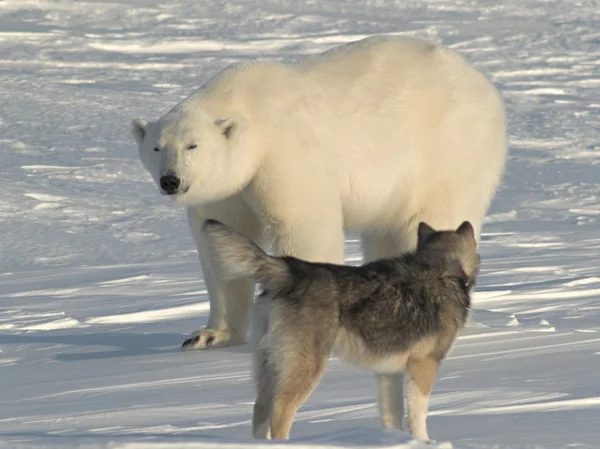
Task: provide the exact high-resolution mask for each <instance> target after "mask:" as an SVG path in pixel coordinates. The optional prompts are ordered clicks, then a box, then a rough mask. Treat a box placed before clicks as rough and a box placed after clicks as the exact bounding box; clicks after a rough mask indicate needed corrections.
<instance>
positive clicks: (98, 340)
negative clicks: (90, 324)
mask: <svg viewBox="0 0 600 449" xmlns="http://www.w3.org/2000/svg"><path fill="white" fill-rule="evenodd" d="M183 338H184V335H183V334H177V333H158V334H157V333H148V334H141V333H140V334H136V333H128V332H106V333H89V334H69V335H57V334H55V335H47V334H39V333H25V334H17V335H1V336H0V344H3V345H5V344H8V345H10V344H18V345H22V344H34V345H35V344H41V345H64V346H65V352H61V353H57V354H55V355H54V359H55V360H57V361H61V362H73V361H80V360H98V359H109V358H115V357H131V356H144V355H158V354H162V355H165V354H169V353H178V352H181V350H180V346H181V342H182V341H183ZM75 347H80V348H78V349H74V348H75ZM67 351H68V352H67ZM71 351H72V352H71Z"/></svg>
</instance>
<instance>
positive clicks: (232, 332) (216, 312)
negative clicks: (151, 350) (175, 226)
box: [183, 198, 262, 349]
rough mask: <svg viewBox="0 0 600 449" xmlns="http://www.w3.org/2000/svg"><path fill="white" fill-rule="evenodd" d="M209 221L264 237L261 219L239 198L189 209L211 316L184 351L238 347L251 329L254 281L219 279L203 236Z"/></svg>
mask: <svg viewBox="0 0 600 449" xmlns="http://www.w3.org/2000/svg"><path fill="white" fill-rule="evenodd" d="M208 218H213V219H215V220H219V221H221V222H223V223H225V224H227V225H229V226H231V227H232V228H233V229H235V230H236V231H238V232H241V233H242V234H245V235H246V236H248V237H249V238H250V239H252V240H254V241H256V242H259V241H260V240H261V238H262V232H261V228H260V225H259V223H258V220H257V219H256V217H255V216H254V214H253V212H252V211H251V209H250V208H249V207H248V206H247V205H245V204H244V203H243V202H242V200H241V199H239V198H237V199H236V198H234V199H229V200H225V201H221V202H219V203H215V204H213V205H208V206H202V207H196V208H189V209H188V223H189V226H190V230H191V231H192V235H193V237H194V240H195V242H196V246H197V248H198V253H199V256H200V263H201V265H202V271H203V275H204V283H205V284H206V288H207V290H208V298H209V301H210V315H209V317H208V323H207V325H206V328H204V329H199V330H197V331H195V332H194V333H192V335H190V337H189V338H187V339H186V340H185V341H184V343H183V348H184V349H206V348H211V347H213V348H216V347H224V346H232V345H239V344H242V343H243V342H244V339H245V337H246V332H247V330H248V324H249V318H250V307H251V305H252V299H253V296H254V282H252V281H250V280H245V279H241V280H235V281H223V280H221V279H219V276H218V274H217V271H216V269H217V267H216V266H215V264H214V262H213V258H212V255H211V254H210V251H209V249H208V246H207V244H206V241H205V236H204V234H203V233H202V224H203V223H204V220H206V219H208Z"/></svg>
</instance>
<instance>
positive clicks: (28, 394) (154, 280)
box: [0, 0, 600, 449]
mask: <svg viewBox="0 0 600 449" xmlns="http://www.w3.org/2000/svg"><path fill="white" fill-rule="evenodd" d="M599 30H600V15H599V14H598V5H597V2H594V1H591V0H590V1H586V0H582V1H577V2H567V1H564V2H559V1H556V2H548V1H534V0H529V1H528V0H506V1H503V2H497V1H492V0H482V1H479V2H463V1H458V2H457V1H453V0H434V1H426V0H415V1H411V2H400V1H393V0H389V1H388V0H384V1H368V2H367V1H365V2H362V1H358V0H354V1H351V0H327V1H326V0H321V1H305V2H295V1H294V0H260V1H259V0H254V1H252V0H245V1H244V0H211V1H207V0H171V1H169V2H164V1H158V0H130V1H128V2H108V1H100V0H82V1H79V0H53V1H49V0H3V1H0V86H1V88H0V104H1V105H2V107H1V108H0V155H1V157H2V164H0V190H1V192H2V195H1V196H0V448H32V447H33V448H51V447H52V448H57V447H61V448H62V447H65V448H73V447H81V448H113V449H114V448H119V449H159V448H161V449H162V448H169V449H179V448H192V447H193V448H199V449H212V448H226V449H227V448H230V449H234V448H242V447H244V448H246V447H249V448H257V449H258V448H264V447H267V446H268V447H272V448H278V447H283V446H285V447H289V446H291V447H297V448H299V449H300V448H304V447H311V448H325V447H327V448H334V447H356V448H358V447H361V448H379V447H396V448H404V449H406V448H411V449H418V448H419V447H424V446H423V445H422V443H419V442H416V441H414V440H412V439H411V438H410V436H408V435H407V434H404V433H398V432H385V431H383V430H381V429H380V428H379V422H378V417H377V408H376V405H375V388H374V380H373V376H372V375H370V374H368V373H365V372H362V371H359V370H358V369H356V368H353V367H350V366H348V365H346V364H342V363H341V362H340V361H338V360H336V359H332V360H331V363H330V366H329V368H328V371H327V373H326V375H325V377H324V379H323V381H322V383H321V384H320V385H319V387H318V389H317V390H316V391H315V393H314V394H313V396H312V397H311V398H310V400H309V401H308V402H307V403H306V405H305V406H304V407H303V408H302V409H301V410H300V413H299V414H298V417H297V421H296V424H295V426H294V428H293V429H292V438H293V441H292V442H290V443H286V444H283V443H270V444H264V443H260V442H256V441H253V440H251V438H250V419H251V412H252V403H253V400H254V394H253V389H252V385H251V382H250V377H249V352H248V351H249V349H248V346H247V345H244V346H237V347H233V348H225V349H221V350H215V351H208V352H182V351H180V350H179V345H180V344H181V342H182V341H183V339H184V338H185V337H186V336H187V334H188V333H190V332H191V331H193V330H195V329H197V328H198V327H200V326H202V325H204V324H205V323H206V319H207V316H208V311H209V307H208V301H207V296H206V290H205V287H204V284H203V282H202V278H201V271H200V265H199V263H198V260H197V256H196V252H195V248H194V245H193V241H192V238H191V236H190V234H189V232H188V230H187V225H186V222H185V213H184V211H183V210H181V209H178V208H176V207H174V206H172V205H171V204H170V203H169V201H168V199H167V198H165V197H161V196H159V195H158V192H157V189H156V187H155V186H154V185H153V184H152V182H151V181H150V178H149V175H147V174H146V173H145V172H144V170H143V168H142V167H141V164H140V163H139V161H138V159H137V150H136V148H135V144H134V142H133V140H132V138H131V137H130V134H129V124H130V122H131V119H133V118H136V117H140V116H143V117H146V118H149V119H153V118H156V117H157V116H159V115H161V114H162V113H164V112H165V111H166V110H167V109H168V108H170V107H171V106H172V105H173V104H175V103H176V102H177V101H178V100H179V99H181V98H183V97H184V96H186V95H187V94H189V93H190V92H191V91H192V90H193V89H195V88H196V87H198V86H199V85H201V84H202V83H203V82H204V81H206V80H207V79H208V78H209V77H210V76H212V75H213V74H214V73H216V71H217V70H219V69H221V68H223V67H224V66H225V65H227V64H229V63H231V62H234V61H239V60H244V59H249V58H256V57H259V58H273V59H280V60H293V59H295V58H298V57H300V56H302V55H306V54H311V53H315V52H318V51H323V50H325V49H327V48H330V47H331V46H333V45H337V44H340V43H343V42H347V41H351V40H354V39H358V38H361V37H364V36H367V35H371V34H377V33H398V34H407V35H414V36H420V37H426V38H429V39H432V40H435V41H439V42H443V43H445V44H446V45H449V46H450V47H453V48H455V49H456V50H457V51H459V52H461V53H462V54H463V55H464V56H465V57H466V58H467V59H468V60H469V61H471V62H472V63H473V64H474V65H475V66H477V67H478V68H480V69H481V70H483V71H484V72H485V73H486V74H488V75H489V76H490V77H491V78H492V79H493V80H494V82H495V83H496V84H497V85H498V86H499V88H500V89H501V90H502V92H503V94H504V96H505V98H506V104H507V109H508V112H509V125H510V158H509V162H508V166H507V173H506V176H505V177H504V180H503V183H502V186H501V188H500V189H499V191H498V194H497V196H496V198H495V200H494V203H493V205H492V208H491V210H490V213H489V216H488V218H487V220H486V224H485V227H484V234H483V237H482V244H481V249H482V259H483V269H482V275H481V277H480V280H479V283H478V286H477V291H476V295H475V300H474V304H475V312H474V314H473V317H472V319H471V322H470V323H469V326H468V327H467V329H465V331H464V333H463V335H462V337H461V338H460V339H459V341H458V342H457V345H456V347H455V349H454V350H453V352H452V354H451V356H450V358H449V359H448V360H447V361H446V362H445V363H444V364H443V366H442V370H441V373H440V376H439V380H438V382H437V384H436V388H435V390H434V393H433V396H432V401H431V413H430V418H429V420H428V423H429V430H430V434H431V436H432V437H433V438H435V439H436V440H437V441H439V442H440V443H439V447H440V448H450V447H455V448H525V447H527V448H533V447H535V448H559V447H577V448H593V447H597V445H598V444H597V440H598V438H599V437H600V431H599V430H598V422H600V383H599V382H598V372H600V301H599V300H598V299H599V297H600V277H599V276H598V272H599V266H600V260H599V253H600V251H599V250H600V226H599V224H600V221H599V219H600V194H599V185H598V183H599V179H600V141H599V138H598V130H599V129H600V90H599V89H598V87H599V86H600V32H599ZM347 243H348V245H347V249H348V252H347V260H348V262H349V263H359V262H360V254H359V247H358V243H357V241H356V236H348V242H347ZM429 447H435V446H429Z"/></svg>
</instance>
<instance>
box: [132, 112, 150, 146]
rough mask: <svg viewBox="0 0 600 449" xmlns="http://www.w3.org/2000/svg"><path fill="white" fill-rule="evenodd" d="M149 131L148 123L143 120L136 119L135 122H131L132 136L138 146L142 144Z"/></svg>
mask: <svg viewBox="0 0 600 449" xmlns="http://www.w3.org/2000/svg"><path fill="white" fill-rule="evenodd" d="M147 129H148V122H147V121H146V120H144V119H143V118H136V119H135V120H134V121H132V122H131V135H132V136H133V138H134V139H135V141H136V142H137V144H138V145H141V144H142V142H143V140H144V136H145V135H146V130H147Z"/></svg>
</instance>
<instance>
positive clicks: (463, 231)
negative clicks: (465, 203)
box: [456, 221, 475, 239]
mask: <svg viewBox="0 0 600 449" xmlns="http://www.w3.org/2000/svg"><path fill="white" fill-rule="evenodd" d="M456 233H457V234H458V235H463V236H467V237H469V238H472V239H474V238H475V230H474V229H473V225H472V224H471V223H469V222H468V221H463V223H462V224H461V225H460V226H459V227H458V228H457V229H456Z"/></svg>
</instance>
